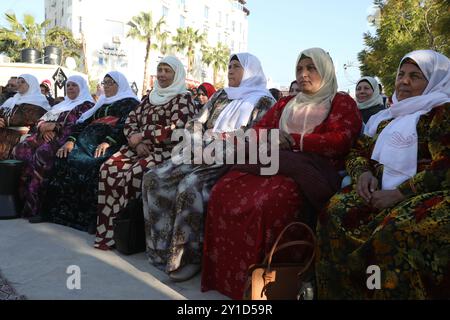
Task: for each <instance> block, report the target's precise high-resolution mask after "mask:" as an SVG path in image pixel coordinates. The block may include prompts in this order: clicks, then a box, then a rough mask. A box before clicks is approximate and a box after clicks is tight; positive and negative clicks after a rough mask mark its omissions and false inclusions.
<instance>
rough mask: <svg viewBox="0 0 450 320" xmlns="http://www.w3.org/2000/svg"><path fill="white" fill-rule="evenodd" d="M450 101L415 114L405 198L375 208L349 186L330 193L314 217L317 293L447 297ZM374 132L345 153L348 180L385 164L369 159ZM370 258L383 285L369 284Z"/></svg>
mask: <svg viewBox="0 0 450 320" xmlns="http://www.w3.org/2000/svg"><path fill="white" fill-rule="evenodd" d="M449 107H450V104H446V105H443V106H440V107H436V108H434V109H433V110H432V111H431V112H429V113H428V114H426V115H423V116H421V117H420V119H419V122H418V125H417V134H418V139H419V145H418V146H419V148H418V169H417V174H416V175H415V176H414V177H412V178H411V179H409V180H407V181H405V182H404V183H403V184H401V185H400V186H399V187H398V189H399V190H400V191H401V193H402V194H403V195H404V196H405V197H406V199H405V200H404V201H402V202H400V203H398V204H396V205H395V206H393V207H391V208H388V209H385V210H382V211H379V210H377V209H374V208H372V207H370V206H369V205H366V204H365V203H364V202H363V200H362V199H361V198H360V197H359V196H358V195H357V193H356V191H355V190H354V189H353V188H352V187H348V188H346V189H345V190H344V191H343V192H341V193H339V194H337V195H335V196H334V197H333V198H332V199H331V200H330V202H329V204H328V207H327V209H326V210H325V211H324V212H323V213H322V214H321V216H320V218H319V225H318V228H317V233H318V242H319V255H318V257H317V263H316V276H317V286H318V295H319V299H449V298H450V170H449V169H450V113H449ZM389 122H390V120H387V121H383V122H381V123H380V125H379V126H378V130H377V135H376V136H375V137H374V138H369V137H367V136H363V137H361V139H360V140H359V141H358V143H357V146H356V147H355V148H354V149H353V150H352V151H351V153H350V154H349V156H348V158H347V171H348V172H349V173H350V174H351V176H352V178H353V181H357V178H358V177H359V176H360V174H361V173H363V172H365V171H368V170H370V171H372V172H373V173H374V174H375V175H376V177H377V178H378V181H381V177H382V170H383V167H382V166H380V165H378V164H377V163H375V162H374V161H372V160H369V159H370V156H371V154H372V150H373V148H374V146H375V142H376V139H377V137H378V134H380V132H381V131H382V130H383V128H385V127H386V126H387V125H388V124H389ZM369 266H378V267H379V268H380V269H379V270H380V276H381V279H380V280H381V283H380V284H381V289H380V290H370V289H368V286H367V281H368V278H369V276H370V274H368V273H367V269H368V267H369Z"/></svg>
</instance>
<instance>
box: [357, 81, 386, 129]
mask: <svg viewBox="0 0 450 320" xmlns="http://www.w3.org/2000/svg"><path fill="white" fill-rule="evenodd" d="M356 102H357V103H358V109H359V110H360V111H361V115H362V118H363V122H364V124H366V123H367V121H369V119H370V117H371V116H373V115H374V114H377V113H378V112H380V111H381V110H384V109H385V108H384V103H383V97H382V96H381V94H380V86H379V85H378V81H377V80H375V79H374V78H372V77H363V78H361V79H359V81H358V82H357V84H356Z"/></svg>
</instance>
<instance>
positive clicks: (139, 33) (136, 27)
mask: <svg viewBox="0 0 450 320" xmlns="http://www.w3.org/2000/svg"><path fill="white" fill-rule="evenodd" d="M165 23H166V22H165V20H164V18H161V19H160V20H159V21H158V22H156V23H154V22H153V17H152V14H151V12H148V13H147V12H141V13H140V14H139V15H137V16H135V17H133V18H132V19H131V21H130V22H128V25H129V26H130V31H129V32H128V35H127V37H131V38H133V39H136V40H139V41H141V42H144V43H145V44H146V47H145V60H144V61H145V62H144V63H145V67H144V83H143V86H142V93H143V94H145V92H146V90H147V89H148V80H149V74H148V73H149V64H150V52H151V50H152V49H155V50H156V49H158V44H157V42H156V41H159V43H161V44H162V45H161V51H166V50H167V44H166V40H167V37H168V32H167V31H163V30H162V28H163V26H164V25H165ZM155 40H156V41H155Z"/></svg>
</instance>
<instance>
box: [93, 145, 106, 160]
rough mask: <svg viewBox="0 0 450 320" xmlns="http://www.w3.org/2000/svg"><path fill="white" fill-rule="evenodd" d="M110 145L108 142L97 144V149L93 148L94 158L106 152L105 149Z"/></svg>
mask: <svg viewBox="0 0 450 320" xmlns="http://www.w3.org/2000/svg"><path fill="white" fill-rule="evenodd" d="M109 147H110V145H109V143H106V142H103V143H101V144H99V145H98V147H97V149H95V154H94V158H100V157H103V156H104V155H105V153H106V150H108V148H109Z"/></svg>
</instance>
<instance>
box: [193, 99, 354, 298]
mask: <svg viewBox="0 0 450 320" xmlns="http://www.w3.org/2000/svg"><path fill="white" fill-rule="evenodd" d="M291 98H292V97H288V98H285V99H282V100H280V101H279V102H278V103H277V104H276V105H275V106H273V107H272V109H271V110H269V111H268V112H267V114H266V115H265V116H264V118H263V119H261V121H260V122H259V123H258V124H257V125H256V126H255V127H254V128H256V129H257V130H260V129H278V128H279V122H280V117H281V114H282V112H283V109H284V108H285V107H286V104H287V102H289V100H290V99H291ZM361 125H362V120H361V116H360V113H359V111H358V108H357V106H356V103H355V102H354V100H353V99H352V98H351V97H350V96H349V95H347V94H344V93H338V94H337V95H336V96H335V98H334V99H333V102H332V107H331V112H330V114H329V115H328V117H327V119H325V121H324V122H323V123H322V124H320V125H319V126H317V127H316V128H315V129H314V131H313V132H312V133H311V134H307V135H305V136H304V139H303V150H304V151H305V152H311V153H317V154H320V155H322V156H325V157H327V158H329V159H330V160H331V161H332V163H333V164H334V166H335V167H336V169H339V170H341V169H343V163H344V157H345V155H346V154H347V153H348V152H349V150H350V147H351V146H352V144H353V142H354V141H355V140H356V138H357V137H358V135H359V133H360V132H361ZM292 137H293V138H294V140H295V146H294V147H293V149H294V150H299V145H300V138H301V137H300V135H298V134H292ZM302 202H303V199H302V197H301V195H300V193H299V190H298V187H297V184H296V183H295V182H294V181H293V180H292V179H290V178H287V177H285V176H282V175H276V176H271V177H267V176H256V175H252V174H248V173H243V172H239V171H231V172H229V173H228V174H226V175H225V176H224V177H222V178H221V179H220V180H219V181H218V182H217V184H216V185H215V186H214V188H213V190H212V193H211V196H210V199H209V203H208V212H207V217H206V222H205V239H204V247H203V260H202V291H208V290H217V291H219V292H221V293H222V294H224V295H227V296H229V297H231V298H232V299H242V296H243V291H244V286H245V281H246V274H247V269H248V267H249V266H250V265H252V264H254V263H260V262H262V259H263V258H264V256H265V254H266V253H267V252H268V251H269V250H270V249H271V246H272V245H273V243H274V241H275V239H276V237H277V236H278V234H279V233H280V232H281V231H282V229H283V228H284V227H285V226H286V225H287V224H289V223H290V222H292V221H294V220H296V214H297V212H299V211H300V209H301V205H302Z"/></svg>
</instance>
